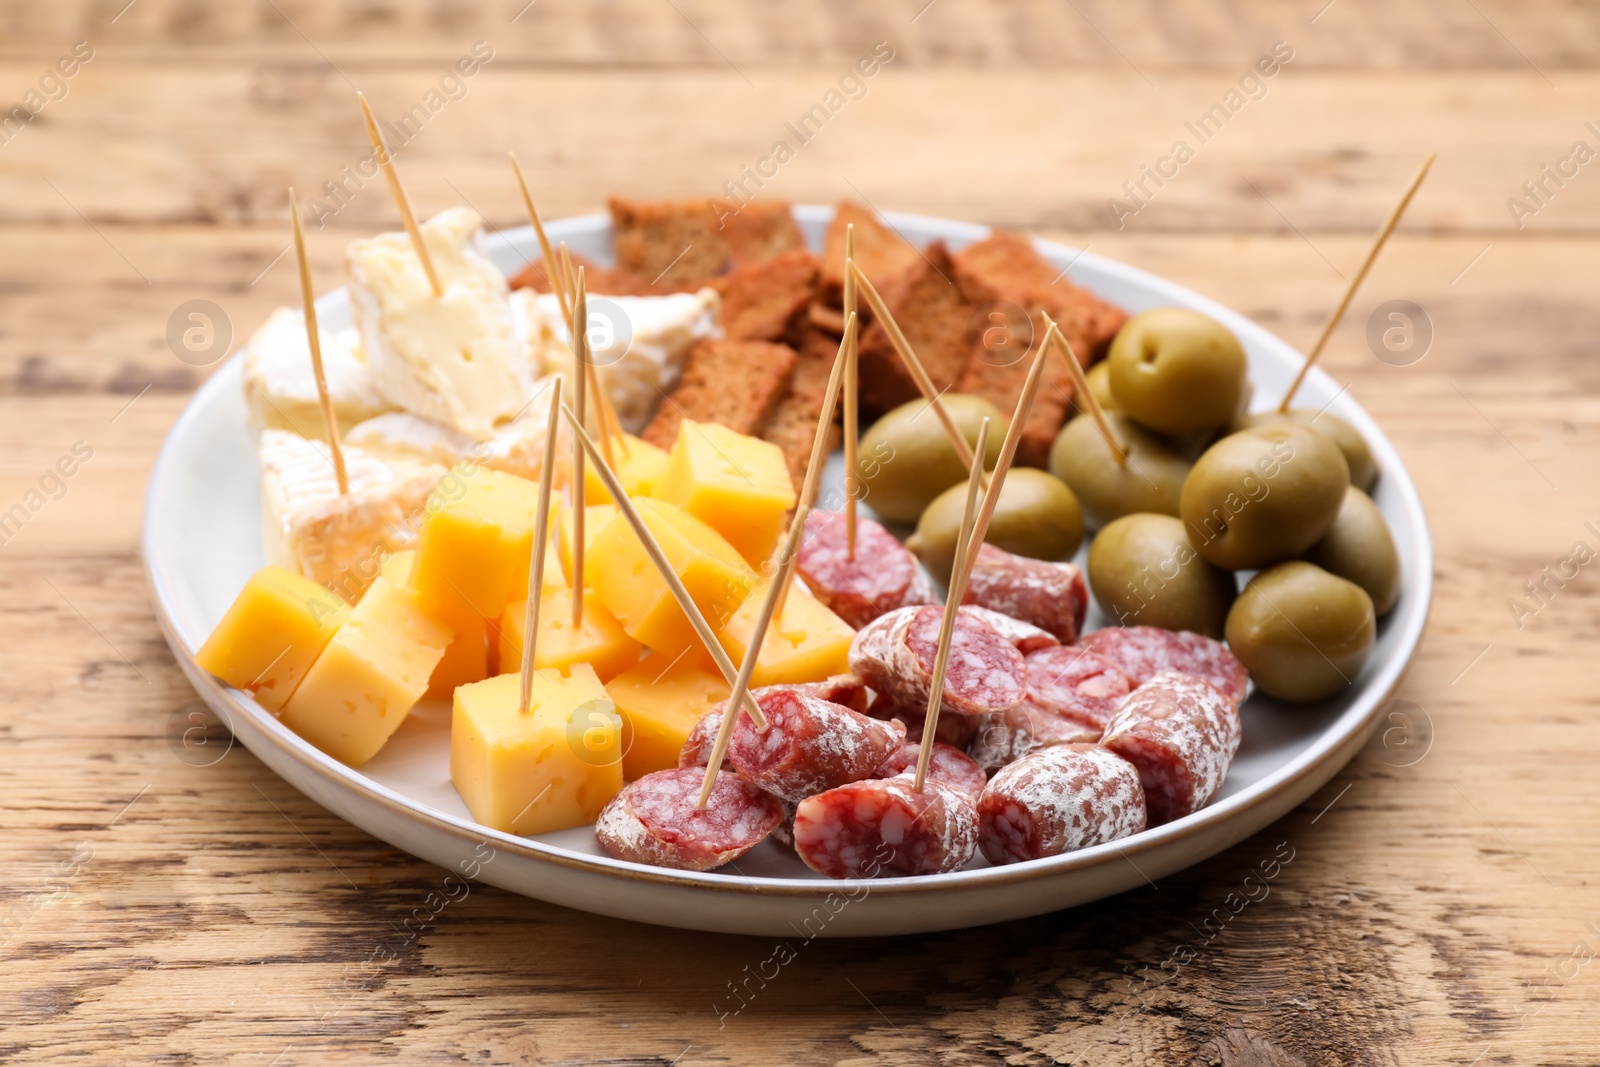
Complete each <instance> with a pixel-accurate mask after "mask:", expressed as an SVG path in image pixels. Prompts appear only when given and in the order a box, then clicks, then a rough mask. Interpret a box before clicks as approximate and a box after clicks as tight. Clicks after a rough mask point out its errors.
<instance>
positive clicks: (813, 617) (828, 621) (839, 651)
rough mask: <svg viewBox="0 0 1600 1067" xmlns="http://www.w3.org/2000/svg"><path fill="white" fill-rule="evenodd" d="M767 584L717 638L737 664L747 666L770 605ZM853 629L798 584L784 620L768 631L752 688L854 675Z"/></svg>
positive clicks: (785, 605)
mask: <svg viewBox="0 0 1600 1067" xmlns="http://www.w3.org/2000/svg"><path fill="white" fill-rule="evenodd" d="M766 589H767V583H765V582H763V583H762V585H761V586H760V588H757V589H755V590H752V591H751V593H750V596H749V597H748V598H747V599H746V600H745V602H744V603H743V604H741V605H740V606H739V610H738V611H735V612H734V613H733V615H732V616H730V617H729V619H728V621H727V623H725V624H724V625H723V627H722V628H721V629H720V630H719V631H718V632H717V640H718V641H720V642H721V643H722V647H723V648H724V649H726V650H727V652H728V658H729V659H731V660H733V662H735V663H743V662H744V653H745V649H747V648H749V647H750V635H751V634H752V633H753V632H754V631H755V625H756V621H757V619H758V618H759V617H760V615H761V608H762V602H763V601H764V600H765V599H766ZM855 635H856V632H855V630H853V629H851V628H850V624H849V623H847V622H845V621H844V620H843V619H841V618H839V616H837V615H835V614H834V613H833V612H831V611H829V610H828V609H827V608H826V607H824V606H823V605H822V604H821V603H820V602H819V601H818V600H817V599H816V598H815V597H813V596H812V595H811V594H810V593H808V592H806V590H805V589H804V588H803V587H802V586H801V585H800V584H799V583H798V582H796V583H795V584H794V585H793V586H792V587H791V588H790V589H789V596H788V597H787V598H786V599H785V600H784V603H783V617H782V618H777V619H773V620H772V622H771V623H769V624H768V626H767V634H766V638H765V639H764V640H763V641H762V642H761V653H760V655H758V656H757V657H756V669H755V673H754V674H753V675H751V677H750V684H751V685H752V686H761V685H783V684H797V683H800V682H820V681H822V680H823V679H825V678H831V677H833V676H834V675H836V674H844V673H846V672H847V671H849V669H850V665H849V662H848V660H849V654H850V642H851V640H853V639H854V638H855Z"/></svg>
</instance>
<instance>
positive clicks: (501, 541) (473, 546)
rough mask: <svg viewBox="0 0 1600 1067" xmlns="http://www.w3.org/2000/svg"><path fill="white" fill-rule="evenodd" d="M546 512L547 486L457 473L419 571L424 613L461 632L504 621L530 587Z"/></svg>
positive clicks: (415, 576) (421, 545)
mask: <svg viewBox="0 0 1600 1067" xmlns="http://www.w3.org/2000/svg"><path fill="white" fill-rule="evenodd" d="M538 508H539V487H538V486H537V485H535V484H534V483H533V482H530V481H528V480H527V479H525V478H518V477H517V476H516V475H513V474H505V473H503V472H501V471H493V470H488V469H486V468H483V467H475V468H465V467H457V468H455V470H453V471H452V472H451V475H450V476H447V477H445V478H444V479H443V480H442V481H440V483H439V488H438V489H437V490H436V491H435V493H434V495H433V497H432V498H431V499H430V500H429V501H428V506H427V516H426V518H424V519H423V521H422V531H421V533H420V534H419V535H418V537H417V549H416V551H417V556H416V562H415V563H414V564H413V566H412V568H411V585H412V587H413V588H415V589H416V591H417V595H418V596H419V597H421V603H422V607H423V609H424V610H425V611H427V612H429V613H430V614H431V615H433V616H434V617H435V618H438V619H442V620H444V621H445V622H447V623H449V624H450V625H451V626H454V627H461V626H464V625H466V624H467V623H469V622H471V620H472V618H473V617H477V618H481V619H494V618H499V616H500V613H501V612H503V611H505V609H506V605H507V604H508V603H510V602H511V599H512V597H514V596H516V595H518V594H519V593H521V592H522V591H523V590H525V589H526V588H527V574H528V558H529V556H531V555H532V553H533V525H534V516H535V514H536V512H537V511H538ZM519 576H520V579H521V580H520V582H519V580H518V579H519Z"/></svg>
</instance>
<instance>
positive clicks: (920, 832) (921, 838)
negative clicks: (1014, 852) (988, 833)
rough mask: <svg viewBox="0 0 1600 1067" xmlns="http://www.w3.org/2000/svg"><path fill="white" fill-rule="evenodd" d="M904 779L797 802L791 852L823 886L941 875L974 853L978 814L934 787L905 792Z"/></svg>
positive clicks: (908, 783)
mask: <svg viewBox="0 0 1600 1067" xmlns="http://www.w3.org/2000/svg"><path fill="white" fill-rule="evenodd" d="M913 784H914V783H913V780H912V775H911V774H909V773H907V774H900V775H896V776H895V777H893V778H877V779H873V780H872V781H867V782H854V783H851V784H850V785H845V786H840V787H839V788H838V789H830V790H829V791H828V792H826V793H819V794H817V795H816V796H814V797H810V798H808V799H806V800H803V801H801V802H800V806H799V807H798V808H797V809H796V811H795V818H794V847H795V851H796V852H797V853H798V854H799V856H800V858H801V859H802V860H803V861H805V864H806V866H808V867H810V868H811V869H812V870H814V871H816V872H817V873H818V874H823V875H827V876H828V877H829V878H876V877H880V876H882V875H919V874H944V873H946V872H948V871H954V870H959V869H960V868H962V867H964V866H966V864H967V862H968V861H969V860H971V859H972V857H973V856H974V855H975V854H976V853H977V849H978V813H977V810H976V809H975V808H974V807H973V806H972V803H971V801H969V800H967V799H966V797H964V796H962V795H961V794H960V793H958V792H957V791H955V790H954V789H951V788H950V787H948V786H946V785H943V784H941V783H939V782H934V781H928V782H925V783H924V784H923V789H922V792H921V793H918V792H917V791H916V790H914V789H913V788H912V785H913Z"/></svg>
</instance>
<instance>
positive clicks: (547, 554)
mask: <svg viewBox="0 0 1600 1067" xmlns="http://www.w3.org/2000/svg"><path fill="white" fill-rule="evenodd" d="M570 510H571V509H570V508H566V507H563V506H562V504H561V500H560V498H559V497H555V496H552V497H551V498H550V531H549V532H548V533H547V534H545V542H544V588H545V589H547V590H548V589H565V588H567V576H566V572H565V571H564V570H563V569H562V568H563V566H564V564H563V563H562V555H561V524H562V522H563V521H564V520H563V516H565V515H566V514H567V513H568V512H569V511H570ZM532 563H533V541H532V540H531V539H530V540H529V541H528V552H527V555H526V556H524V557H523V560H522V564H521V566H519V567H518V568H517V570H516V573H514V574H513V575H512V576H511V599H512V600H526V599H527V598H528V568H529V566H531V565H532Z"/></svg>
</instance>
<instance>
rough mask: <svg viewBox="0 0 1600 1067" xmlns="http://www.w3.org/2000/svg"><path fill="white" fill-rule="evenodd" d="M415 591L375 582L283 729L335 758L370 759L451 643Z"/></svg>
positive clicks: (292, 705) (304, 685)
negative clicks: (290, 731) (418, 600)
mask: <svg viewBox="0 0 1600 1067" xmlns="http://www.w3.org/2000/svg"><path fill="white" fill-rule="evenodd" d="M452 636H453V635H452V633H451V630H450V628H449V627H448V626H445V625H444V624H443V623H441V622H438V621H437V620H435V619H433V618H432V617H430V616H429V615H428V614H427V613H426V612H425V611H423V610H422V608H421V606H420V605H419V604H418V602H417V594H416V592H415V591H414V590H411V589H407V588H406V587H404V586H400V585H396V584H395V583H393V582H391V581H389V580H388V579H387V578H383V577H381V576H380V577H379V578H378V579H377V580H376V581H374V582H373V583H372V585H371V586H369V587H368V589H367V592H366V594H365V595H364V596H363V597H362V598H361V603H359V604H357V605H356V606H355V609H354V610H352V611H351V612H350V618H349V619H348V620H346V622H345V624H344V625H343V626H341V627H339V632H338V633H336V634H334V635H333V640H331V641H329V642H328V647H327V648H325V649H323V650H322V655H320V656H318V657H317V662H316V663H314V664H312V666H311V670H310V672H309V673H308V674H307V675H306V680H305V681H303V682H301V683H300V688H298V689H296V690H295V692H294V696H292V697H290V698H289V702H288V703H287V704H285V705H284V706H283V713H282V714H281V715H280V716H279V718H281V719H282V721H283V724H284V725H285V726H287V727H289V729H291V730H293V731H294V732H295V733H297V734H299V735H300V736H301V737H303V738H305V739H306V740H307V741H310V742H311V743H312V744H313V745H316V746H317V747H318V748H320V749H322V751H324V752H326V753H327V754H328V755H330V756H332V757H333V758H335V759H337V760H341V761H343V762H345V763H348V764H350V765H351V766H352V767H359V766H360V765H361V764H363V763H365V762H366V761H367V760H369V759H371V758H372V757H373V756H374V755H376V754H377V752H378V750H379V749H380V748H382V747H383V745H384V742H385V741H388V740H389V737H390V735H392V734H393V733H394V732H395V731H396V730H398V729H399V728H400V724H401V723H403V722H405V718H406V715H407V713H409V712H410V711H411V706H412V705H413V704H415V703H416V702H417V700H418V698H420V697H421V696H422V694H423V692H424V691H426V690H427V688H428V677H429V675H431V674H432V673H433V669H434V668H435V667H436V666H438V664H439V660H440V659H441V658H442V657H443V656H444V650H445V646H446V645H448V644H449V643H450V641H451V638H452Z"/></svg>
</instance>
